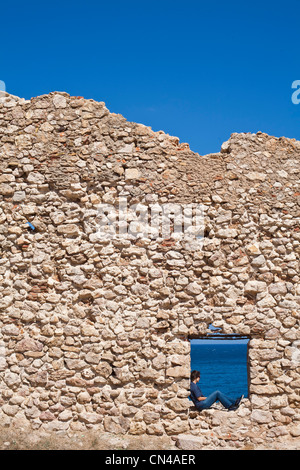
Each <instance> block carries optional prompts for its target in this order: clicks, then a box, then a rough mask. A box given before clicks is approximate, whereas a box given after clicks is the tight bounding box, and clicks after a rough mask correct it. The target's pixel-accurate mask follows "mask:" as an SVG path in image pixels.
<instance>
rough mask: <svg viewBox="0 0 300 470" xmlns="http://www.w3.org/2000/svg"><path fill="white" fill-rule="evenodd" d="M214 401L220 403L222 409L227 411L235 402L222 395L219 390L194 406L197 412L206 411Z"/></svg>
mask: <svg viewBox="0 0 300 470" xmlns="http://www.w3.org/2000/svg"><path fill="white" fill-rule="evenodd" d="M216 401H219V402H221V403H222V405H223V406H224V408H227V409H228V408H229V407H230V406H231V405H233V404H234V402H235V400H232V399H231V398H228V397H227V396H226V395H224V393H222V392H220V390H216V391H215V392H213V393H211V394H210V395H209V396H208V397H207V398H206V399H205V400H201V401H198V405H196V406H197V408H198V410H207V409H208V408H210V407H211V405H213V404H214V403H215V402H216Z"/></svg>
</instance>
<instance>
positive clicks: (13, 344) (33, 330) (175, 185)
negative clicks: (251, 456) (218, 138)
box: [0, 92, 300, 448]
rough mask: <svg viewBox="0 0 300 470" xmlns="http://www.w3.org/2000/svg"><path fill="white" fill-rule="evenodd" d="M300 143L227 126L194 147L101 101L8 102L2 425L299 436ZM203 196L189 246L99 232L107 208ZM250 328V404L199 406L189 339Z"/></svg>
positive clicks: (1, 163) (53, 97) (205, 437)
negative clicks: (201, 149)
mask: <svg viewBox="0 0 300 470" xmlns="http://www.w3.org/2000/svg"><path fill="white" fill-rule="evenodd" d="M299 162H300V142H298V141H296V140H295V139H287V138H283V137H280V138H275V137H272V136H269V135H267V134H264V133H262V132H258V133H257V134H251V133H245V134H232V135H231V137H230V139H229V140H228V141H227V142H225V143H224V144H223V145H222V147H221V149H220V152H219V153H214V154H209V155H205V156H201V155H199V154H197V153H194V152H192V151H191V150H190V149H189V146H188V144H185V143H180V142H179V139H178V138H177V137H172V136H169V135H167V134H165V133H164V132H162V131H159V132H154V131H152V130H151V128H149V127H146V126H144V125H142V124H137V123H133V122H128V121H127V120H126V119H125V118H124V117H123V116H121V115H119V114H114V113H110V112H109V111H108V109H107V108H106V107H105V104H104V103H103V102H96V101H93V100H87V99H84V98H82V97H74V96H69V95H68V94H67V93H61V92H54V93H50V94H48V95H43V96H38V97H35V98H32V99H31V100H30V101H26V100H24V99H20V98H17V97H14V96H12V95H9V94H6V95H5V96H4V97H2V98H1V100H0V421H1V423H2V425H6V426H11V425H15V426H24V425H30V426H31V427H32V428H33V429H39V428H41V429H44V430H47V431H51V432H52V431H55V432H56V431H63V430H78V431H82V430H86V429H96V430H99V431H106V432H109V433H116V434H135V435H142V434H148V435H161V436H163V435H169V436H176V435H179V434H192V435H194V436H195V437H197V439H200V441H201V445H202V446H203V447H204V448H205V447H206V446H212V445H214V446H217V447H218V446H220V447H222V446H224V445H225V444H224V443H226V445H227V444H229V445H234V446H237V447H241V446H245V445H247V444H248V445H251V444H254V445H255V444H260V443H263V442H264V443H266V442H273V441H274V440H282V439H283V440H284V439H292V440H294V442H296V441H297V439H299V436H300V412H299V404H300V377H299V372H300V346H299V345H300V333H299V319H300V309H299V307H300V305H299V304H300V277H299V252H300V218H299V201H300V189H299V178H300V175H299V171H300V166H299ZM120 197H123V198H126V199H127V202H128V204H131V205H132V204H137V203H143V204H145V205H147V204H150V203H152V202H156V203H158V204H164V203H174V204H178V205H180V206H181V207H185V206H186V205H188V204H191V203H194V204H195V203H196V204H201V205H203V207H204V209H205V216H204V238H203V246H201V248H199V249H195V247H193V246H191V245H190V244H189V243H187V242H186V241H185V240H184V239H180V240H177V239H175V238H173V237H172V235H171V236H170V237H168V238H163V237H158V238H157V237H156V238H155V237H153V238H151V237H150V238H147V237H141V238H136V237H131V238H130V237H127V238H126V237H123V238H117V237H115V238H112V239H106V238H101V237H99V236H97V227H98V225H97V224H98V221H97V216H98V210H99V205H100V204H103V203H106V204H110V205H111V206H114V205H116V204H117V201H118V200H119V198H120ZM210 324H213V325H214V326H215V327H218V328H221V331H222V333H224V334H238V335H245V336H247V337H249V338H250V340H249V358H248V359H249V391H250V393H249V398H248V399H247V400H244V402H243V404H242V405H241V406H240V408H239V409H238V410H237V411H232V412H227V411H223V410H221V409H220V410H213V409H210V410H207V411H203V412H201V413H198V412H196V411H195V409H194V408H191V402H190V401H189V400H188V396H189V375H190V342H189V339H190V338H198V337H201V336H205V335H207V334H208V333H209V329H208V327H209V325H210Z"/></svg>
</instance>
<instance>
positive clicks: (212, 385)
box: [190, 335, 249, 398]
mask: <svg viewBox="0 0 300 470" xmlns="http://www.w3.org/2000/svg"><path fill="white" fill-rule="evenodd" d="M190 341H191V371H192V370H199V371H200V375H201V376H200V382H199V384H198V385H199V387H200V388H201V391H202V393H203V395H204V396H208V395H209V394H210V393H212V392H214V391H215V390H220V391H221V392H223V393H224V394H225V395H227V396H229V397H231V398H237V397H238V396H240V395H244V396H245V398H248V397H249V393H248V388H249V383H248V375H249V371H248V342H249V339H248V338H243V337H238V336H235V337H232V339H228V337H227V338H224V337H222V335H220V339H201V338H199V339H192V340H190Z"/></svg>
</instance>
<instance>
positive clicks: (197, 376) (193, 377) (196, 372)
mask: <svg viewBox="0 0 300 470" xmlns="http://www.w3.org/2000/svg"><path fill="white" fill-rule="evenodd" d="M199 380H200V371H199V370H193V371H192V373H191V382H195V381H197V382H199Z"/></svg>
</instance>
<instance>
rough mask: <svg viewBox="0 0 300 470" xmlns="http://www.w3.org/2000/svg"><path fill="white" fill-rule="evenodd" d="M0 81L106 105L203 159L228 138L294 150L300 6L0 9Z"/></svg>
mask: <svg viewBox="0 0 300 470" xmlns="http://www.w3.org/2000/svg"><path fill="white" fill-rule="evenodd" d="M0 12H1V28H0V38H1V45H0V80H3V81H4V82H5V83H6V89H7V91H8V92H9V93H12V94H15V95H18V96H21V97H24V98H27V99H29V98H31V97H32V96H37V95H41V94H44V93H49V92H51V91H66V92H68V93H69V94H70V95H76V96H84V97H85V98H93V99H95V100H99V101H105V103H106V106H107V107H108V109H109V110H110V111H111V112H116V113H120V114H122V115H123V116H125V117H126V118H127V119H128V120H129V121H135V122H141V123H144V124H146V125H149V126H151V127H152V128H153V130H155V131H157V130H164V131H165V132H167V133H169V134H171V135H176V136H178V137H179V138H180V141H181V142H188V143H189V144H190V147H191V149H192V150H194V151H197V152H199V153H200V154H202V155H203V154H206V153H210V152H216V151H219V149H220V146H221V144H222V142H224V141H225V140H227V139H228V138H229V137H230V134H231V133H232V132H257V131H262V132H266V133H268V134H271V135H275V136H277V137H280V136H282V135H284V136H287V137H294V138H296V139H299V140H300V104H299V105H295V104H293V103H292V100H291V96H292V93H293V90H292V88H291V85H292V83H293V81H295V80H300V51H299V43H300V41H299V35H300V2H299V0H294V1H289V0H286V1H280V2H279V1H277V2H276V1H274V0H273V1H270V0H266V1H264V0H263V1H258V0H251V2H250V1H244V2H242V1H241V0H236V1H235V0H234V1H232V0H228V1H226V2H225V1H224V0H223V1H220V0H216V1H202V0H185V1H183V0H159V1H158V0H151V1H146V0H144V1H141V0H126V1H124V0H123V1H120V0H115V1H110V2H109V1H107V0H105V1H103V0H97V1H90V0H86V1H80V2H79V1H77V0H72V1H63V0H61V1H57V0H53V1H51V2H47V1H44V2H42V1H40V0H39V1H30V0H29V1H27V2H24V1H20V0H16V1H14V2H2V4H1V10H0Z"/></svg>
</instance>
